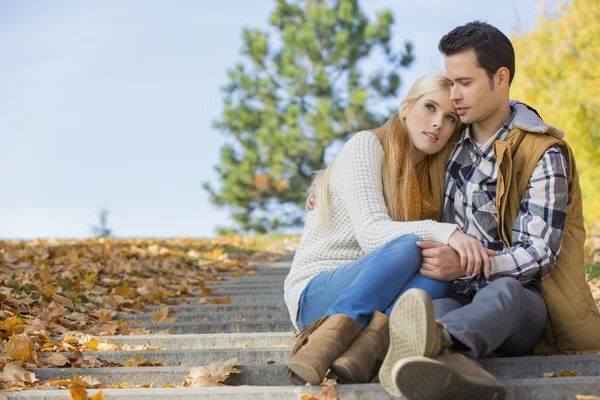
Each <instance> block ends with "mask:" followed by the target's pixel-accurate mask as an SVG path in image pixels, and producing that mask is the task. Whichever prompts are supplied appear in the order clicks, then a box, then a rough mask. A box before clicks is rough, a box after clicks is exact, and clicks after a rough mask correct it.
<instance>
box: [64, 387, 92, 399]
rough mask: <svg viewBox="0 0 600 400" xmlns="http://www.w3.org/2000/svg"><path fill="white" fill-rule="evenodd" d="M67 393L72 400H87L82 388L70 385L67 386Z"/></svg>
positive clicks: (85, 391)
mask: <svg viewBox="0 0 600 400" xmlns="http://www.w3.org/2000/svg"><path fill="white" fill-rule="evenodd" d="M69 392H70V393H71V399H72V400H89V399H90V398H89V397H88V394H87V390H85V388H84V387H83V386H77V385H71V386H69Z"/></svg>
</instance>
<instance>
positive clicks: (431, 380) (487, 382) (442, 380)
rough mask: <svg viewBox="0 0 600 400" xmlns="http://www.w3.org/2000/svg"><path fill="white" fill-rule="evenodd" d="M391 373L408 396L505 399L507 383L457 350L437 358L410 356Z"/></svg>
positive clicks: (434, 399) (446, 399) (439, 399)
mask: <svg viewBox="0 0 600 400" xmlns="http://www.w3.org/2000/svg"><path fill="white" fill-rule="evenodd" d="M392 377H393V379H394V381H395V383H396V385H397V387H398V390H399V391H400V392H401V393H402V395H404V396H405V397H406V398H408V399H431V400H454V399H461V400H463V399H464V400H502V399H504V397H505V396H506V386H505V385H504V384H503V383H502V382H501V381H499V380H498V379H496V378H495V377H494V376H493V375H491V374H490V373H489V372H487V371H486V370H484V369H483V368H481V367H480V366H479V365H477V364H476V363H475V362H473V361H472V360H470V359H469V358H467V357H465V356H464V355H462V354H458V353H445V354H442V355H440V356H438V357H436V358H435V359H432V358H428V357H420V356H419V357H408V358H404V359H402V360H400V361H398V362H397V363H396V365H394V368H393V369H392Z"/></svg>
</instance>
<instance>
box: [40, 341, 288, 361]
mask: <svg viewBox="0 0 600 400" xmlns="http://www.w3.org/2000/svg"><path fill="white" fill-rule="evenodd" d="M291 351H292V348H291V346H290V347H288V348H275V349H202V350H196V349H194V350H190V349H186V350H164V351H163V350H143V351H104V352H84V353H83V354H84V355H86V356H88V355H91V356H94V357H96V358H99V359H102V360H104V361H109V362H123V361H127V360H131V359H132V358H133V357H134V356H140V357H141V358H142V359H144V358H147V359H149V360H151V361H162V362H164V363H165V365H166V366H177V365H184V366H188V365H207V364H210V363H212V362H223V361H225V360H229V359H231V358H236V359H237V362H238V363H240V364H268V363H269V364H273V363H276V364H285V363H287V361H288V360H289V358H290V354H291ZM50 354H54V353H40V356H41V357H47V356H49V355H50ZM61 354H63V355H64V356H66V357H69V356H70V355H71V353H61Z"/></svg>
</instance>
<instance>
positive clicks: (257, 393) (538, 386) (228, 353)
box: [0, 257, 600, 400]
mask: <svg viewBox="0 0 600 400" xmlns="http://www.w3.org/2000/svg"><path fill="white" fill-rule="evenodd" d="M290 262H291V258H290V257H287V258H284V259H283V260H282V261H281V262H278V263H271V264H264V265H261V266H259V269H258V272H259V273H260V275H258V276H244V277H234V276H231V275H229V276H227V275H228V274H224V275H226V279H224V280H222V281H220V282H219V284H218V286H213V296H216V297H218V296H230V297H231V300H232V304H223V305H215V304H204V305H196V304H195V302H196V301H197V300H198V298H196V297H193V298H189V299H188V304H184V305H180V306H171V307H169V308H170V309H177V310H178V312H177V313H176V314H174V315H173V316H174V317H175V318H176V319H177V321H176V322H175V323H172V324H153V323H152V322H151V320H150V318H151V312H152V310H153V309H155V308H160V307H148V309H147V311H148V313H146V314H141V315H139V314H138V315H135V316H133V315H128V316H124V318H125V319H134V318H135V319H136V320H138V321H140V324H139V325H140V326H146V327H148V328H152V329H167V328H168V329H170V332H171V335H143V336H112V337H108V339H110V340H112V341H113V342H115V343H117V344H119V345H125V344H129V345H142V344H145V343H147V344H149V345H150V346H152V347H158V348H161V349H164V350H150V351H119V352H102V353H86V355H89V354H92V355H96V356H97V357H98V358H102V359H103V360H107V361H115V362H116V361H124V360H130V359H131V358H132V357H133V356H134V355H139V356H141V357H142V358H149V359H150V360H153V361H162V362H164V363H165V364H166V366H163V367H110V368H89V369H78V368H65V369H59V368H52V369H50V368H40V369H34V370H32V371H34V372H35V373H36V376H37V377H38V379H41V380H44V379H48V378H52V377H57V376H60V377H65V378H69V377H71V376H72V375H73V374H74V373H77V374H79V375H82V376H83V375H87V376H92V377H97V378H99V379H100V380H101V381H102V382H103V383H104V384H105V385H119V384H121V383H122V382H124V381H126V382H128V383H129V384H132V385H135V384H148V383H151V382H152V383H153V388H149V389H144V388H136V389H128V388H125V389H103V394H104V398H105V399H123V400H124V399H164V400H167V399H294V400H297V399H299V398H300V396H301V394H312V395H314V396H316V395H317V393H318V392H319V391H320V390H321V387H310V386H305V387H298V386H291V385H290V384H289V381H288V378H287V372H286V366H285V362H286V361H287V359H288V358H289V355H290V352H291V347H292V346H293V343H294V335H293V333H292V329H293V328H292V324H291V322H290V320H289V317H288V313H287V309H286V307H285V304H284V302H283V281H284V279H285V275H286V273H287V271H288V270H289V266H290ZM198 297H201V295H200V294H199V296H198ZM223 332H224V333H223ZM233 357H235V358H237V362H238V365H237V368H238V369H240V370H241V371H242V372H241V373H239V374H235V375H232V376H231V377H230V378H229V379H228V380H227V381H226V383H227V385H228V386H223V387H208V388H162V386H163V384H173V385H181V383H182V382H183V381H184V379H185V378H186V376H187V375H188V374H189V369H190V368H189V367H190V366H201V365H207V364H209V363H211V362H223V361H225V360H227V359H230V358H233ZM482 364H483V366H484V367H485V368H486V369H487V370H489V371H490V372H491V373H492V374H494V375H495V376H497V377H499V378H500V379H502V380H503V381H504V382H506V384H507V385H508V388H509V397H508V398H509V399H531V400H537V399H539V400H542V399H543V400H549V399H575V398H576V395H577V394H585V395H596V396H600V356H598V355H595V356H592V355H590V356H551V357H523V358H496V359H485V360H483V362H482ZM561 370H569V371H573V372H575V373H577V374H578V376H575V377H557V378H544V379H541V378H538V376H539V375H540V374H542V373H545V372H557V373H558V372H560V371H561ZM336 389H337V391H338V393H339V398H340V399H348V400H350V399H369V400H378V399H390V398H391V397H390V396H389V395H388V394H387V393H386V392H385V391H384V390H383V388H382V387H381V385H379V384H377V383H372V384H362V385H337V386H336ZM97 391H98V390H96V389H88V393H89V395H90V396H91V395H93V394H95V393H96V392H97ZM2 395H4V396H6V397H7V398H8V399H45V400H58V399H65V398H66V399H68V398H70V394H69V392H68V390H31V391H23V392H17V393H6V392H4V393H2V394H0V398H1V396H2Z"/></svg>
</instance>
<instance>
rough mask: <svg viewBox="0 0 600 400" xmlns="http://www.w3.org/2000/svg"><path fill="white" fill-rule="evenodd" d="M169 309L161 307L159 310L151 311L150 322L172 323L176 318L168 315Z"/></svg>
mask: <svg viewBox="0 0 600 400" xmlns="http://www.w3.org/2000/svg"><path fill="white" fill-rule="evenodd" d="M168 315H169V309H168V308H161V309H160V310H156V311H152V322H154V323H155V324H160V323H173V322H176V321H177V320H176V319H175V318H172V317H169V316H168Z"/></svg>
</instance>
